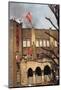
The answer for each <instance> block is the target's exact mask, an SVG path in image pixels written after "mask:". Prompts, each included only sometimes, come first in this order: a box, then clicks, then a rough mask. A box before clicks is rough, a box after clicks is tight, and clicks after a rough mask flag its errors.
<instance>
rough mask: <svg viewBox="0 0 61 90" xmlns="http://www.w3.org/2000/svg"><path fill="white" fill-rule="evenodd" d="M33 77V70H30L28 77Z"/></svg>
mask: <svg viewBox="0 0 61 90" xmlns="http://www.w3.org/2000/svg"><path fill="white" fill-rule="evenodd" d="M32 76H33V70H32V69H31V68H29V69H28V77H32Z"/></svg>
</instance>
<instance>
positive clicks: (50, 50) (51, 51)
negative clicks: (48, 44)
mask: <svg viewBox="0 0 61 90" xmlns="http://www.w3.org/2000/svg"><path fill="white" fill-rule="evenodd" d="M42 49H44V50H46V51H48V52H50V53H51V54H53V55H54V56H55V57H56V59H59V57H58V56H57V55H56V54H55V52H54V51H53V50H52V49H46V48H44V47H42Z"/></svg>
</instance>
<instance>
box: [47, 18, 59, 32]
mask: <svg viewBox="0 0 61 90" xmlns="http://www.w3.org/2000/svg"><path fill="white" fill-rule="evenodd" d="M45 18H46V19H47V20H48V21H49V22H50V23H51V24H52V25H53V27H54V28H55V29H56V30H57V31H59V29H58V28H57V27H56V26H55V25H54V24H53V22H52V21H51V19H50V18H47V17H45Z"/></svg>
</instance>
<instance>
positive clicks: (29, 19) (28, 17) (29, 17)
mask: <svg viewBox="0 0 61 90" xmlns="http://www.w3.org/2000/svg"><path fill="white" fill-rule="evenodd" d="M26 18H27V19H28V21H29V22H31V21H32V14H31V13H30V12H28V13H27V15H26Z"/></svg>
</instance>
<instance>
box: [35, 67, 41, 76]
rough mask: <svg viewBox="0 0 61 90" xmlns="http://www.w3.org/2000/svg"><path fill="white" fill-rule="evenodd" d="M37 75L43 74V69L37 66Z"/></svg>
mask: <svg viewBox="0 0 61 90" xmlns="http://www.w3.org/2000/svg"><path fill="white" fill-rule="evenodd" d="M35 75H38V76H41V69H40V67H37V68H36V70H35Z"/></svg>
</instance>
